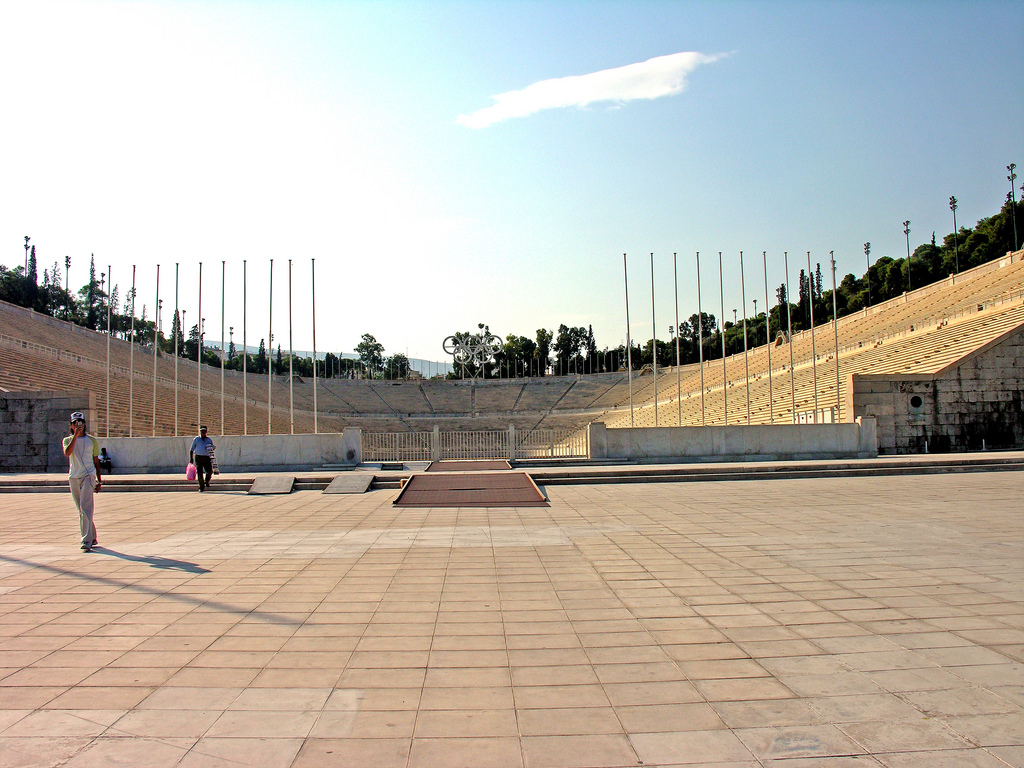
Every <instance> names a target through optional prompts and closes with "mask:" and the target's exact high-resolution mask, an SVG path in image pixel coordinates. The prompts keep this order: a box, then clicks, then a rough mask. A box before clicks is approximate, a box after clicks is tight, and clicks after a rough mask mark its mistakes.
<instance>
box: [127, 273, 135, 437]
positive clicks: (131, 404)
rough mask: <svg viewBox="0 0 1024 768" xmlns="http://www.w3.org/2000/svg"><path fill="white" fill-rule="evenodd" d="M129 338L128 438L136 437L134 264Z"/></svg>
mask: <svg viewBox="0 0 1024 768" xmlns="http://www.w3.org/2000/svg"><path fill="white" fill-rule="evenodd" d="M130 328H131V330H130V331H129V333H130V334H131V335H130V336H129V337H128V343H129V347H128V369H129V375H128V437H134V436H135V434H134V432H133V426H132V417H133V416H134V415H135V265H134V264H132V322H131V325H130Z"/></svg>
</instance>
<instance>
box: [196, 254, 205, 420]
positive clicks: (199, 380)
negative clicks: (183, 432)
mask: <svg viewBox="0 0 1024 768" xmlns="http://www.w3.org/2000/svg"><path fill="white" fill-rule="evenodd" d="M197 327H198V328H199V339H198V342H199V343H198V344H197V345H196V426H197V427H201V426H202V424H203V262H201V261H200V262H199V325H198V326H197Z"/></svg>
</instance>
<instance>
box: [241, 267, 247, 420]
mask: <svg viewBox="0 0 1024 768" xmlns="http://www.w3.org/2000/svg"><path fill="white" fill-rule="evenodd" d="M246 261H247V259H242V434H243V435H248V434H249V392H248V389H247V386H246V385H247V383H248V380H249V377H248V375H247V374H248V368H249V347H248V345H247V340H246V333H245V332H246V322H247V321H248V319H249V318H248V314H249V311H248V310H249V307H248V306H247V299H248V295H247V294H248V288H247V286H246V281H247V279H248V277H249V275H248V265H247V264H246Z"/></svg>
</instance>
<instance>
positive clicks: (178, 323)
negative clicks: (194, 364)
mask: <svg viewBox="0 0 1024 768" xmlns="http://www.w3.org/2000/svg"><path fill="white" fill-rule="evenodd" d="M174 324H175V325H176V326H177V328H176V329H172V330H173V333H174V436H175V437H177V436H178V336H180V335H181V333H182V331H181V315H179V314H178V262H174Z"/></svg>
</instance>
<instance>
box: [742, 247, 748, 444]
mask: <svg viewBox="0 0 1024 768" xmlns="http://www.w3.org/2000/svg"><path fill="white" fill-rule="evenodd" d="M740 295H741V298H742V300H743V366H744V368H745V369H746V377H747V384H746V396H747V426H748V427H749V426H750V357H749V355H748V354H747V281H746V278H745V275H744V272H743V251H740Z"/></svg>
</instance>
